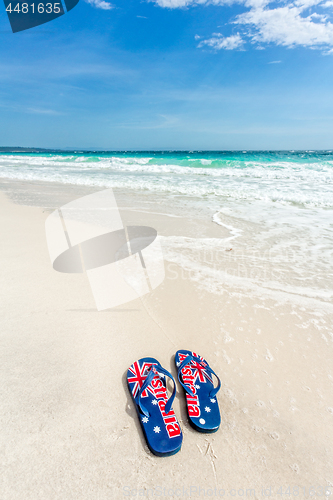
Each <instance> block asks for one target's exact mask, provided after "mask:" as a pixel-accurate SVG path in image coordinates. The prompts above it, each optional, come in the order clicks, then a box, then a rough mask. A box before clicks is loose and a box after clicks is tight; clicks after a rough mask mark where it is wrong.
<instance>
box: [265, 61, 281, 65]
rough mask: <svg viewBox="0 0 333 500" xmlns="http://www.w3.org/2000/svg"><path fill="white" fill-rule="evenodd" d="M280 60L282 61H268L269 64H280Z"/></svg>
mask: <svg viewBox="0 0 333 500" xmlns="http://www.w3.org/2000/svg"><path fill="white" fill-rule="evenodd" d="M280 62H282V61H270V62H269V63H267V64H280Z"/></svg>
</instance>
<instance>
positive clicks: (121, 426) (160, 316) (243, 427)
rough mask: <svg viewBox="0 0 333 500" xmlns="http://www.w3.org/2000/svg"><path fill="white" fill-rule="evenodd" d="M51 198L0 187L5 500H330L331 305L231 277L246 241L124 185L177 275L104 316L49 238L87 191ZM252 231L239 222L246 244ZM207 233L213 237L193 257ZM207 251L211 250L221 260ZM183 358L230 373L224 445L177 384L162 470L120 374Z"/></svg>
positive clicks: (134, 213)
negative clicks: (172, 439)
mask: <svg viewBox="0 0 333 500" xmlns="http://www.w3.org/2000/svg"><path fill="white" fill-rule="evenodd" d="M52 184H53V183H52ZM47 185H48V186H49V183H47ZM43 188H47V186H46V183H45V184H43V183H40V182H37V183H31V182H23V181H17V182H14V181H10V182H6V181H4V179H1V181H0V189H1V191H2V192H1V193H0V194H1V196H0V207H1V210H0V220H1V230H2V234H3V241H4V242H5V244H4V245H3V246H2V249H1V251H0V262H1V267H2V269H3V273H2V276H1V280H2V283H1V284H2V286H1V290H2V292H1V293H2V300H1V315H2V318H3V320H4V321H3V324H4V329H3V332H2V333H1V339H2V345H3V352H2V368H3V376H2V385H3V394H4V397H3V401H2V410H1V412H2V419H3V420H4V422H5V427H4V447H5V454H4V457H5V466H6V472H5V474H4V476H5V485H4V488H3V496H4V498H6V500H12V499H13V500H14V499H16V498H17V499H19V498H22V497H24V498H26V499H27V500H30V499H31V500H36V498H43V499H44V498H45V497H47V498H49V499H50V500H53V499H58V498H61V499H64V500H67V499H68V500H69V499H71V498H82V499H84V500H88V499H89V500H90V499H91V500H92V499H94V500H95V499H96V498H98V499H99V500H104V499H110V498H116V499H118V498H119V499H120V498H123V497H124V496H125V497H126V496H128V495H127V493H128V492H129V491H132V492H133V491H134V490H136V491H137V492H138V491H139V490H144V491H149V490H150V491H151V492H152V491H155V493H156V492H157V490H156V488H162V491H163V488H165V489H166V490H165V491H167V490H168V489H169V490H170V489H172V490H174V491H173V494H172V495H166V496H167V497H168V498H179V495H177V493H176V490H180V491H183V490H182V488H184V487H185V490H186V488H190V487H191V486H193V487H194V488H196V491H194V490H193V491H192V495H191V498H200V497H202V494H200V490H199V489H200V488H202V489H203V490H205V491H206V492H207V491H208V490H209V489H212V490H213V491H214V489H215V491H216V492H218V491H222V490H225V492H229V494H228V495H227V493H225V496H236V498H238V497H241V496H242V495H241V494H240V493H237V494H236V495H232V493H230V492H231V490H235V491H236V492H238V491H240V490H241V489H244V490H246V489H249V490H250V489H253V490H255V495H252V498H256V499H258V498H262V496H263V493H262V490H263V488H264V489H268V488H270V487H271V488H272V490H271V491H272V494H271V495H270V496H271V498H274V499H275V498H277V499H278V498H279V499H280V500H281V494H280V495H279V493H278V489H279V488H280V487H282V488H283V491H285V490H286V489H287V488H288V486H290V487H291V489H292V488H293V487H296V486H298V487H299V488H305V490H304V492H305V493H306V495H305V494H304V498H307V497H310V488H311V487H315V488H317V489H318V487H319V486H322V487H331V490H332V493H333V489H332V488H333V476H332V471H333V453H332V451H331V450H330V447H329V445H328V443H329V442H330V441H331V440H332V438H333V400H332V383H333V370H332V369H331V349H332V338H331V337H330V335H329V332H330V331H331V329H332V324H333V322H332V314H331V313H330V309H327V310H325V311H324V310H322V311H319V310H318V305H319V304H318V305H316V304H314V300H313V299H311V298H308V299H307V300H308V303H307V304H306V303H305V302H304V301H303V302H302V303H300V304H299V305H297V304H295V303H294V304H293V303H289V304H288V303H283V302H279V301H277V300H276V298H274V297H263V296H260V295H256V294H254V293H252V292H251V291H248V292H247V293H246V291H244V290H243V292H241V291H240V290H239V288H238V287H237V286H233V284H232V283H225V282H224V281H221V276H222V275H219V274H217V270H218V269H219V268H220V267H221V262H222V267H223V266H224V267H223V269H225V267H226V265H228V266H229V267H230V268H233V266H236V267H237V266H238V264H239V261H237V259H238V258H239V255H240V253H241V252H239V255H238V254H237V248H238V247H239V248H241V245H240V243H237V244H236V245H235V242H236V241H237V239H236V240H233V242H232V244H231V243H230V242H228V241H227V242H225V243H224V239H227V238H228V237H230V230H228V229H227V228H226V227H221V226H218V225H217V224H214V223H213V222H212V221H211V220H209V219H207V212H201V213H200V212H199V211H198V212H192V206H191V210H190V211H187V212H185V213H184V210H185V209H184V208H183V214H181V213H179V212H178V211H179V210H180V206H181V205H179V206H172V207H171V206H169V207H168V204H167V201H165V200H163V197H159V198H158V199H157V200H156V198H155V200H154V196H155V195H154V194H151V195H150V196H146V197H145V196H142V193H135V194H133V193H132V192H127V193H126V192H125V190H123V191H122V192H121V191H120V190H119V191H118V190H116V189H115V190H114V191H115V194H116V198H117V202H118V203H119V208H120V210H121V214H122V217H123V220H124V223H126V224H143V223H144V224H147V225H151V226H153V227H155V228H156V229H157V230H158V233H159V234H160V235H161V237H162V243H163V242H164V248H165V250H164V251H165V260H166V262H165V268H166V278H165V280H164V282H163V283H162V284H161V285H160V286H159V287H158V288H156V289H155V290H153V292H151V293H150V294H148V295H145V296H143V297H141V298H140V299H136V300H134V301H132V302H130V303H127V304H124V305H123V306H120V307H117V308H115V309H110V310H106V311H101V312H97V311H96V309H95V305H94V302H93V299H92V295H91V291H90V289H89V285H88V281H87V280H86V277H85V276H84V275H83V274H78V275H74V274H62V273H57V272H55V271H53V269H52V267H51V264H50V261H49V256H48V253H47V249H46V242H45V234H44V221H45V219H46V217H47V216H48V214H49V211H50V210H51V209H53V208H56V206H61V205H62V204H64V203H66V202H68V201H70V200H71V199H74V198H76V197H79V196H83V195H84V194H88V192H92V190H91V188H82V189H81V187H78V186H73V185H71V187H69V188H68V189H67V188H64V186H63V185H53V186H52V187H51V186H49V189H46V190H45V189H44V190H43ZM97 190H100V188H97V189H95V191H97ZM4 193H5V194H4ZM43 207H44V208H43ZM125 207H127V208H125ZM165 208H168V210H166V211H165V210H164V209H165ZM142 209H143V210H144V213H142V211H141V212H140V210H142ZM161 212H162V214H161ZM163 214H164V215H163ZM166 214H167V215H166ZM251 227H252V226H246V227H245V226H244V227H242V229H243V234H245V235H246V237H247V233H246V231H248V232H249V234H250V231H251ZM197 234H200V235H201V236H202V238H201V239H202V240H205V241H203V242H199V243H200V245H201V247H200V246H199V247H198V248H197V249H196V250H193V248H192V247H193V245H194V240H195V239H197ZM250 236H251V235H250ZM250 236H249V237H250ZM217 240H222V242H221V247H220V248H219V249H218V251H217V250H216V245H217ZM205 242H206V243H207V242H208V243H209V242H210V243H213V244H214V245H215V251H214V252H213V253H212V254H209V255H210V256H211V260H209V259H208V257H207V253H205V252H207V251H208V250H207V248H209V247H203V246H202V244H203V243H205ZM230 246H232V247H233V250H232V252H233V253H234V254H235V255H236V257H234V256H233V257H229V256H230V254H231V252H229V251H227V250H228V248H230ZM177 252H178V253H177ZM176 254H177V255H178V256H179V255H180V256H181V257H182V258H183V262H182V263H183V266H185V269H184V268H183V267H181V265H180V264H181V259H180V260H178V261H177V258H176ZM220 256H223V258H224V257H225V256H226V257H225V258H226V261H225V263H224V261H221V259H222V257H220ZM168 259H169V260H168ZM186 259H189V260H190V264H191V265H192V264H193V262H194V263H196V264H197V263H200V264H205V269H206V268H207V267H208V268H210V269H211V272H212V273H213V274H214V276H215V278H216V280H217V282H218V284H219V286H220V287H221V289H220V290H219V293H216V292H215V293H214V290H213V288H210V289H209V287H208V288H207V287H206V288H205V287H203V286H201V284H200V279H201V283H202V282H203V283H205V282H206V281H205V280H206V278H205V276H206V275H202V273H203V271H202V269H203V268H202V267H201V268H198V269H197V273H198V276H195V274H194V275H192V276H191V272H192V271H191V269H190V267H188V268H187V269H186V262H187V260H186ZM205 259H206V262H202V261H203V260H205ZM219 259H220V260H219ZM229 259H230V262H229ZM232 259H234V261H233V260H232ZM249 265H250V264H249ZM218 266H220V267H218ZM223 269H222V270H223ZM200 273H201V274H200ZM311 304H314V307H313V308H311V307H310V305H311ZM324 306H325V307H327V304H324ZM181 348H185V349H186V348H189V349H193V350H195V351H196V352H198V353H199V354H201V355H203V356H204V357H205V358H206V359H207V361H208V362H209V363H210V365H211V366H212V368H213V369H214V370H215V371H216V372H217V373H218V374H219V376H220V378H221V380H222V389H221V391H220V393H219V394H218V400H219V405H220V410H221V415H222V425H221V428H220V430H219V431H218V432H217V433H216V434H214V435H205V434H202V435H201V434H198V433H197V432H195V431H194V430H192V428H191V427H190V426H189V425H188V423H187V419H186V412H185V407H184V396H183V393H182V390H181V388H179V387H178V392H177V397H176V399H175V402H174V405H173V407H174V410H175V412H176V414H177V416H178V418H179V421H180V424H181V426H182V430H183V434H184V441H183V447H182V450H181V451H180V452H179V453H178V454H177V455H175V456H173V457H169V458H167V459H161V458H157V457H154V456H153V455H152V454H151V453H150V452H149V451H147V447H146V444H145V441H144V439H143V436H142V433H141V429H140V427H139V423H138V421H137V415H136V413H135V410H134V407H133V404H132V401H131V398H130V395H129V394H128V390H127V387H126V382H125V378H124V377H125V375H124V374H125V372H126V370H127V368H128V366H129V365H130V364H131V363H132V362H133V361H135V360H136V359H139V358H140V357H142V356H147V355H151V356H154V357H156V358H157V359H159V361H160V362H161V364H162V365H163V366H164V367H165V368H167V369H168V370H170V369H171V372H172V373H173V375H174V376H175V374H176V372H175V367H174V362H173V355H174V353H175V352H176V350H177V349H181ZM124 488H125V489H124ZM126 488H127V489H126ZM154 488H155V490H154ZM207 495H208V493H207ZM133 496H134V497H135V495H133V494H132V497H133ZM137 496H139V494H137ZM146 496H147V495H146ZM215 496H218V495H217V494H216V495H215ZM220 496H221V495H220ZM317 496H318V498H319V496H320V492H319V490H318V491H317V495H315V496H312V498H317ZM149 497H152V498H153V495H152V494H150V496H149Z"/></svg>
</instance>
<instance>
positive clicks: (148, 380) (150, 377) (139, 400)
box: [135, 365, 176, 417]
mask: <svg viewBox="0 0 333 500" xmlns="http://www.w3.org/2000/svg"><path fill="white" fill-rule="evenodd" d="M155 370H156V371H157V372H159V373H163V374H164V375H166V376H167V377H169V378H171V380H172V382H173V391H172V394H171V396H170V398H169V399H168V402H167V404H166V405H165V410H164V411H165V413H166V414H168V413H169V411H170V410H171V407H172V403H173V400H174V399H175V396H176V382H175V379H174V378H173V376H172V375H171V373H169V372H168V370H166V369H165V368H163V367H162V366H156V365H153V366H152V367H151V368H150V369H149V374H148V376H147V378H146V380H145V381H144V383H143V384H142V387H141V389H140V391H139V393H138V395H137V397H136V398H135V399H136V402H137V404H138V405H139V408H140V410H141V411H142V413H143V414H144V415H146V417H149V416H150V414H149V411H148V410H147V408H146V407H145V406H144V404H143V403H142V398H141V396H142V393H143V392H144V391H145V390H146V389H147V388H148V386H149V384H150V383H151V382H152V380H153V378H154V377H155V376H156V375H157V374H156V372H155Z"/></svg>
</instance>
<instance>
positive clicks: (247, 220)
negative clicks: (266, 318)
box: [0, 151, 333, 302]
mask: <svg viewBox="0 0 333 500" xmlns="http://www.w3.org/2000/svg"><path fill="white" fill-rule="evenodd" d="M0 177H3V178H9V179H20V180H35V181H47V182H58V183H66V184H76V185H85V186H97V187H100V188H101V189H103V188H104V187H112V188H125V189H135V191H136V193H137V194H139V195H140V193H145V194H147V193H148V194H149V193H151V194H152V195H153V196H152V198H149V197H148V199H149V200H152V201H153V203H154V202H155V203H156V201H158V202H159V206H161V211H162V212H166V211H168V212H170V213H171V212H172V210H177V214H178V215H179V214H180V215H181V216H185V217H186V216H191V217H192V218H195V214H197V213H198V212H196V208H197V207H198V206H199V209H200V214H206V215H207V216H208V217H210V220H211V221H213V222H214V223H216V224H219V225H220V226H222V227H223V230H222V228H221V235H224V236H223V237H222V236H221V238H208V239H207V238H203V237H202V236H201V235H200V234H198V235H197V237H196V238H186V237H185V238H184V237H179V238H177V237H175V238H171V239H170V238H169V239H168V238H167V239H165V241H164V250H165V252H166V254H167V258H168V259H169V260H170V261H172V260H174V261H175V262H178V263H180V265H182V266H185V264H184V255H186V256H188V254H189V253H191V252H193V250H194V249H196V248H197V249H198V252H202V251H204V252H206V250H208V251H209V252H210V251H211V250H212V249H213V250H214V251H215V250H216V249H218V248H219V247H221V245H222V252H224V246H225V245H228V246H232V247H233V255H234V258H235V263H236V264H237V265H238V264H239V263H241V267H240V271H239V273H240V274H239V276H237V277H236V278H237V286H240V284H239V283H240V282H241V283H242V286H245V288H246V287H247V288H246V290H247V292H246V293H251V294H253V293H257V292H256V290H259V289H260V290H261V292H260V293H261V294H263V295H265V294H267V293H268V292H269V293H271V292H272V290H275V291H276V292H279V293H280V292H281V291H283V293H284V294H285V296H286V297H289V298H290V297H294V296H295V294H297V295H298V296H299V295H302V296H304V297H308V298H309V299H311V300H312V298H314V297H316V298H317V299H319V300H321V301H327V302H330V301H331V300H332V299H333V287H332V282H333V281H332V276H333V271H332V262H333V152H332V151H278V152H273V151H243V152H230V151H229V152H216V151H214V152H212V151H194V152H191V151H186V152H172V151H169V152H151V151H144V152H112V151H111V152H94V151H89V152H88V151H73V152H50V153H45V152H41V153H35V154H30V153H25V154H22V153H14V154H9V153H1V154H0ZM41 189H42V188H41ZM161 194H163V197H162V196H160V195H161ZM159 196H160V197H159ZM169 198H170V200H169ZM135 199H136V200H137V201H138V204H140V201H139V200H140V197H136V198H135ZM145 199H146V197H145ZM175 207H176V208H175ZM226 232H228V233H229V234H228V235H227V236H225V234H226ZM175 248H176V249H178V250H177V251H175ZM237 252H238V253H237ZM251 252H252V253H253V256H252V257H251V255H252V253H251ZM177 259H178V260H177ZM179 259H180V260H179ZM236 264H235V265H236ZM186 265H187V264H186ZM191 266H193V269H196V268H197V267H198V266H199V268H200V269H199V275H202V276H203V279H202V283H203V286H206V287H207V286H208V285H209V286H211V287H212V288H214V286H215V285H214V286H213V284H214V283H215V282H217V285H216V286H217V288H219V287H220V286H221V283H223V282H227V281H228V280H229V281H230V279H231V277H230V276H229V274H228V273H227V272H222V271H221V272H220V271H219V272H220V274H218V275H217V274H216V273H215V274H216V275H214V278H212V276H211V269H210V268H209V266H208V268H207V269H206V268H205V267H203V266H202V263H199V262H196V261H191V262H190V263H189V264H188V269H189V270H191ZM242 266H243V267H244V266H245V268H246V272H247V277H244V276H243V274H242V272H243V271H242V269H243V267H242ZM253 268H255V269H256V273H255V277H254V278H252V277H251V272H252V269H253ZM221 273H222V274H221ZM236 278H235V277H233V278H232V279H236ZM214 280H215V281H214ZM289 298H288V300H289ZM280 299H281V295H279V300H280ZM290 300H291V299H290ZM297 300H298V299H297Z"/></svg>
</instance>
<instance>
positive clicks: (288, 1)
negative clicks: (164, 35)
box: [91, 0, 333, 54]
mask: <svg viewBox="0 0 333 500" xmlns="http://www.w3.org/2000/svg"><path fill="white" fill-rule="evenodd" d="M91 1H101V0H91ZM148 1H151V2H154V3H155V4H157V5H159V6H160V7H164V8H169V9H176V8H182V7H183V8H184V7H190V6H193V7H194V6H198V5H201V6H204V5H221V6H222V5H230V4H232V3H238V4H243V5H244V7H245V8H248V9H249V10H248V11H247V12H244V13H242V14H239V15H238V16H237V17H236V19H233V20H230V21H229V23H230V24H237V25H238V26H242V30H243V32H242V37H241V36H240V34H237V35H231V36H229V37H224V36H223V35H222V34H220V33H217V34H216V33H213V34H212V35H211V37H209V38H207V39H206V40H202V41H201V42H200V43H199V45H198V47H201V48H202V47H204V46H206V47H211V48H213V49H216V50H219V49H225V50H233V49H239V48H240V47H242V46H243V45H244V43H245V42H246V41H249V42H251V43H252V44H255V45H256V48H263V44H271V43H272V44H275V45H280V46H284V47H288V48H293V47H296V46H301V47H308V48H312V49H321V50H323V51H324V53H325V54H330V53H333V52H332V50H331V49H332V48H333V24H332V23H331V22H329V21H328V17H327V15H324V14H323V10H322V9H325V8H331V7H332V6H333V0H280V1H279V4H278V6H276V5H277V4H276V3H275V2H274V7H271V5H273V1H274V0H148ZM309 9H310V10H309ZM318 9H319V12H318ZM199 36H200V35H196V37H195V38H196V40H198V39H199Z"/></svg>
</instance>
